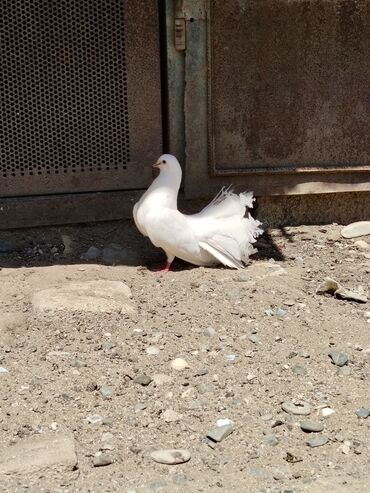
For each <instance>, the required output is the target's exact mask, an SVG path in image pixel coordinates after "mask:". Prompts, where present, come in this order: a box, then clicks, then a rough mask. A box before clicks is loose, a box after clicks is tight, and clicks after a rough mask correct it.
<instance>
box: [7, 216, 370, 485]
mask: <svg viewBox="0 0 370 493" xmlns="http://www.w3.org/2000/svg"><path fill="white" fill-rule="evenodd" d="M340 230H341V226H339V225H327V226H320V227H319V226H317V227H316V226H315V227H313V226H301V227H292V228H283V229H276V230H270V231H268V232H267V233H266V234H265V235H264V236H263V237H262V239H261V240H260V241H259V253H258V254H257V255H256V256H254V258H253V260H252V261H251V263H250V264H249V265H248V266H247V267H246V269H245V270H243V271H234V270H228V269H223V268H213V269H211V268H198V267H196V268H192V267H191V266H188V265H186V264H184V263H181V262H178V263H176V264H175V268H174V271H173V272H170V273H169V274H156V273H153V272H152V270H151V266H152V265H153V264H155V263H157V262H159V261H160V260H161V259H162V258H163V257H162V254H161V253H160V252H158V251H157V250H155V249H154V248H153V247H152V246H151V245H150V244H149V242H147V241H146V240H145V239H143V238H141V237H140V236H139V235H138V234H137V233H136V231H135V229H134V227H133V225H132V223H130V222H128V221H122V222H112V223H101V224H96V225H80V226H66V227H60V228H59V227H58V228H40V229H30V230H22V231H2V232H1V233H0V252H1V251H2V252H3V253H0V265H1V270H0V281H1V283H0V367H1V368H2V370H1V369H0V384H1V385H0V449H1V452H0V491H7V492H32V493H36V492H41V491H48V492H63V493H66V492H81V493H82V492H84V493H87V492H94V493H103V492H104V493H105V492H123V493H134V492H135V493H145V492H171V493H172V492H173V493H177V492H189V493H192V492H207V493H208V492H217V491H225V492H236V493H238V492H243V493H244V492H265V493H267V492H286V493H288V492H297V493H298V492H304V491H310V492H319V493H324V492H327V491H333V492H347V491H348V492H351V493H352V492H360V491H361V492H364V491H368V488H369V484H370V483H369V481H370V473H369V470H368V466H369V462H370V418H367V417H366V415H367V414H368V413H367V410H369V409H370V383H369V382H370V380H369V376H370V311H369V310H370V306H369V303H361V302H356V301H352V300H345V299H340V298H339V297H336V296H333V295H331V294H317V293H316V290H317V288H318V286H319V285H320V284H321V283H322V282H323V280H324V279H325V278H326V277H328V276H329V277H330V278H332V279H335V280H336V281H338V282H339V283H340V284H341V285H343V286H344V287H345V288H348V289H350V290H354V291H356V292H358V293H360V295H361V293H362V295H363V293H366V292H368V291H369V279H370V276H369V273H370V237H362V238H360V239H344V238H342V237H341V236H340ZM356 240H357V241H356ZM358 240H360V241H358ZM366 240H367V242H368V243H369V244H368V243H366ZM90 247H95V249H91V248H90ZM81 256H82V257H83V258H82V259H81ZM148 266H149V267H148ZM90 281H119V282H120V283H124V284H125V285H127V286H128V287H129V288H130V290H131V293H132V297H131V298H130V299H128V300H126V301H127V303H126V305H125V308H124V309H122V310H120V311H117V310H116V309H112V310H109V309H108V310H106V311H105V312H91V311H88V310H87V309H85V308H84V307H82V308H81V309H79V310H77V311H75V310H72V309H70V308H69V307H68V306H65V307H64V309H63V310H62V309H61V310H51V311H45V310H37V309H36V307H35V306H34V305H33V303H32V300H33V297H34V294H35V293H38V292H40V291H42V290H44V289H48V288H51V287H57V288H58V289H60V288H61V287H65V286H67V287H68V286H69V285H70V283H74V282H79V283H89V282H90ZM86 285H88V284H86ZM95 295H96V293H95V292H92V296H95ZM107 296H108V295H107ZM102 298H104V293H103V295H102ZM72 301H73V300H72ZM329 353H330V354H331V356H329ZM337 353H343V354H339V355H338V354H337ZM339 365H342V366H339ZM361 408H364V409H361ZM356 412H357V414H356ZM296 413H307V414H305V415H303V414H296ZM218 420H223V421H221V422H220V421H218ZM220 424H221V425H223V427H222V428H220V427H218V428H217V425H220ZM302 428H304V429H305V430H306V431H304V430H303V429H302ZM309 430H316V431H311V432H310V431H309ZM66 437H69V438H68V440H69V441H68V440H67V438H66ZM56 439H62V440H64V439H66V442H65V445H55V443H56V442H55V441H54V442H53V440H56ZM216 439H220V440H221V441H219V442H217V441H215V440H216ZM67 442H68V443H67ZM53 443H54V445H52V444H53ZM63 443H64V442H63ZM40 444H41V445H40ZM45 444H46V445H45ZM30 447H31V452H30V451H29V450H30ZM63 447H64V448H63ZM54 449H55V450H54ZM167 449H182V450H183V451H182V452H181V451H180V452H177V453H175V454H172V455H171V454H168V453H167V454H165V453H164V452H163V450H167ZM53 453H55V455H56V456H57V457H56V458H55V460H54V459H53V457H52V456H53ZM189 455H190V460H188V459H189ZM52 459H53V460H52ZM156 460H159V462H156ZM166 460H169V461H175V462H179V463H178V464H163V463H162V462H163V461H166ZM12 461H13V462H12ZM53 461H54V462H53ZM10 464H11V466H10Z"/></svg>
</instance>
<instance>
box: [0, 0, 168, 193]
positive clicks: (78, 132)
mask: <svg viewBox="0 0 370 493" xmlns="http://www.w3.org/2000/svg"><path fill="white" fill-rule="evenodd" d="M155 3H156V2H154V1H151V2H148V3H146V7H147V13H148V11H149V14H152V15H154V19H156V17H155V14H156V5H155ZM126 4H129V2H125V1H124V0H104V1H102V0H47V1H46V0H36V1H35V0H1V2H0V53H1V59H2V69H1V72H0V91H1V94H0V104H1V119H0V181H1V182H2V183H3V186H1V191H0V194H1V195H15V194H34V193H45V192H46V193H49V192H52V193H54V192H57V193H60V192H72V191H87V190H107V189H108V190H109V189H112V190H113V189H117V188H137V187H139V186H141V185H142V184H143V177H142V176H141V175H142V169H140V167H142V166H143V165H145V164H148V163H146V162H143V163H141V161H143V160H146V159H148V149H147V147H146V145H145V144H142V146H141V151H140V143H137V142H136V143H135V142H134V143H133V145H132V144H131V133H132V132H133V135H134V140H135V138H140V136H142V133H141V132H140V133H139V132H137V122H138V120H139V119H140V113H145V112H147V111H148V110H149V111H152V112H154V114H155V115H154V116H155V117H156V118H157V119H158V120H160V106H159V104H154V106H153V104H152V105H151V106H152V107H150V102H151V101H153V97H152V99H151V100H149V107H148V105H147V104H146V102H145V97H143V100H142V101H135V99H137V98H135V97H133V99H134V100H131V98H130V77H131V85H132V84H133V83H135V84H136V82H135V76H136V75H137V74H138V73H139V74H140V75H142V76H143V78H144V81H142V82H144V83H145V78H147V80H148V81H150V80H152V83H149V84H148V86H147V87H146V90H147V91H149V92H151V91H152V92H155V94H156V97H157V99H158V100H159V99H160V95H159V50H158V46H157V35H156V33H155V29H156V28H157V26H156V22H158V20H157V19H156V22H154V23H153V22H152V23H145V22H142V23H141V24H140V27H139V28H137V27H135V24H134V23H135V21H138V22H140V20H141V17H140V9H141V7H142V5H141V4H142V2H131V6H128V5H127V7H128V9H127V8H126ZM132 4H135V5H132ZM126 10H128V12H127V11H126ZM135 14H138V18H137V19H132V18H131V17H132V16H133V15H135ZM127 27H128V28H127ZM127 31H128V33H127ZM153 34H154V36H153V37H152V43H151V49H150V50H148V49H144V50H142V52H141V55H142V57H141V58H140V56H139V61H138V62H137V63H142V64H145V62H146V60H147V59H148V57H149V56H151V57H152V58H153V59H155V62H152V63H149V64H148V68H147V73H146V72H145V73H144V75H143V68H142V67H139V68H138V69H137V68H135V64H134V62H133V61H132V60H133V59H134V56H135V55H136V57H137V55H138V54H139V55H140V41H138V42H137V43H136V40H138V38H140V37H142V36H144V37H146V38H147V37H148V35H149V37H150V36H152V35H153ZM127 35H128V37H129V40H128V45H129V49H128V50H127V43H126V38H127ZM135 44H136V45H137V47H138V51H139V53H138V54H137V53H136V54H135V53H134V52H133V51H134V50H133V48H134V47H135ZM149 45H150V43H149ZM128 58H130V60H128ZM153 63H156V65H155V66H153ZM129 66H130V71H131V72H132V73H131V74H129V73H128V72H129V68H128V67H129ZM153 69H154V75H153ZM133 95H134V96H135V91H133ZM130 112H131V113H135V115H133V118H132V115H131V114H130ZM138 114H139V117H138ZM142 122H143V125H144V128H145V124H146V123H148V124H150V120H148V119H146V118H145V117H143V118H142ZM148 126H149V125H148ZM150 132H151V133H152V134H153V135H152V138H150V137H149V139H148V141H149V145H150V144H153V140H154V141H155V142H156V145H154V153H155V155H156V154H157V153H158V152H159V151H160V149H158V147H159V143H160V125H159V126H158V125H154V126H153V127H152V129H151V130H149V134H150ZM132 151H133V152H132ZM153 158H154V155H153ZM139 163H140V164H139ZM144 182H146V180H144Z"/></svg>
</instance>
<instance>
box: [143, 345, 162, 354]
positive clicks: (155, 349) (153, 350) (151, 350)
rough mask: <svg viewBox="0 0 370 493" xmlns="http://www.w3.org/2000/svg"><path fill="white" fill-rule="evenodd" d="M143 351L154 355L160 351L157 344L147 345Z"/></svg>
mask: <svg viewBox="0 0 370 493" xmlns="http://www.w3.org/2000/svg"><path fill="white" fill-rule="evenodd" d="M145 352H146V353H147V354H150V355H151V356H156V355H157V354H159V353H160V349H159V348H158V347H157V346H148V347H147V348H146V349H145Z"/></svg>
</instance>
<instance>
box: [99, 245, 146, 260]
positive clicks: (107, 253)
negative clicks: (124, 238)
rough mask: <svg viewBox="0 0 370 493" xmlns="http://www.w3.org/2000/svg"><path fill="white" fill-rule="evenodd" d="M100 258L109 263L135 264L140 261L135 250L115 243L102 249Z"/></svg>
mask: <svg viewBox="0 0 370 493" xmlns="http://www.w3.org/2000/svg"><path fill="white" fill-rule="evenodd" d="M102 260H103V262H105V263H106V264H110V265H118V264H125V265H136V264H137V263H139V262H140V258H139V257H138V255H137V253H136V252H133V251H131V250H128V249H126V248H123V247H122V246H121V245H117V244H116V243H112V244H111V245H108V246H107V247H105V248H104V249H103V256H102Z"/></svg>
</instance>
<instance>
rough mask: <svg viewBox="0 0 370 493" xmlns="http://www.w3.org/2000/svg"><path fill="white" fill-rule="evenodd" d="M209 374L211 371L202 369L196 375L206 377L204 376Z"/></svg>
mask: <svg viewBox="0 0 370 493" xmlns="http://www.w3.org/2000/svg"><path fill="white" fill-rule="evenodd" d="M208 373H209V370H208V369H207V368H200V369H199V370H198V371H197V372H196V373H195V376H196V377H204V375H207V374H208Z"/></svg>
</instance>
